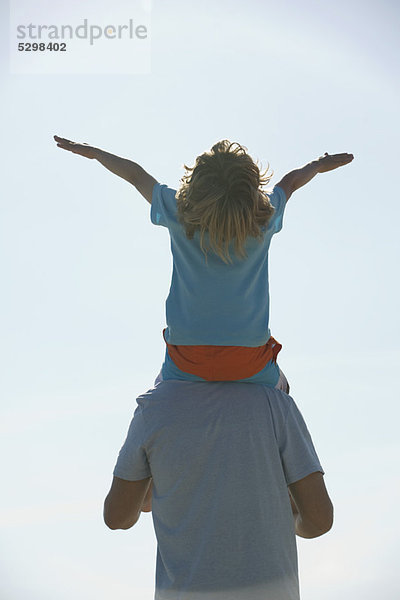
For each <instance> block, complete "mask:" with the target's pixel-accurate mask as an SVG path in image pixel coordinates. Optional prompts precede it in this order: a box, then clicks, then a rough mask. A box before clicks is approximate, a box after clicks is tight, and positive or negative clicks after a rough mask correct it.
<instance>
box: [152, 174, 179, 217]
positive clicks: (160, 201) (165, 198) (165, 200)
mask: <svg viewBox="0 0 400 600" xmlns="http://www.w3.org/2000/svg"><path fill="white" fill-rule="evenodd" d="M175 195H176V190H174V189H172V188H169V187H168V186H167V185H165V184H164V183H156V184H154V186H153V194H152V198H151V210H150V219H151V222H152V223H153V224H154V225H162V226H163V227H168V224H169V222H170V221H171V220H173V221H176V198H175Z"/></svg>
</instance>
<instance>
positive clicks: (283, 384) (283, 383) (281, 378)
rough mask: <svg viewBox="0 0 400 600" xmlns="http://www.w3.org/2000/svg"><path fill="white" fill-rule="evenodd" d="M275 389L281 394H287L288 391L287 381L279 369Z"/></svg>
mask: <svg viewBox="0 0 400 600" xmlns="http://www.w3.org/2000/svg"><path fill="white" fill-rule="evenodd" d="M275 388H276V389H277V390H282V392H285V394H288V393H289V391H290V387H289V383H288V380H287V379H286V377H285V374H284V373H283V371H282V370H281V369H279V379H278V383H277V384H276V386H275Z"/></svg>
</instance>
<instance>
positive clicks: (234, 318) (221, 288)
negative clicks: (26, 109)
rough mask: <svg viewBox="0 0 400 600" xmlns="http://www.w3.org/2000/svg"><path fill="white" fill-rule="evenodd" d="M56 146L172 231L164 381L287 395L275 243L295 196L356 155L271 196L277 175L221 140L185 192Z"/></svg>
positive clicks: (303, 171) (103, 157)
mask: <svg viewBox="0 0 400 600" xmlns="http://www.w3.org/2000/svg"><path fill="white" fill-rule="evenodd" d="M54 139H55V141H56V142H57V146H58V147H60V148H63V149H65V150H69V151H71V152H74V153H76V154H80V155H81V156H85V157H87V158H91V159H96V160H98V161H99V162H100V163H101V164H102V165H103V166H105V167H106V168H107V169H109V170H110V171H111V172H113V173H115V174H116V175H118V176H120V177H122V178H123V179H125V180H127V181H129V182H130V183H131V184H133V185H134V186H135V187H136V188H137V190H138V191H139V192H140V193H141V194H142V196H143V197H144V198H145V199H146V200H147V201H148V202H149V203H150V204H152V208H151V220H152V222H153V223H154V224H156V225H162V226H165V227H167V228H168V230H169V233H170V236H171V250H172V254H173V259H174V268H173V275H172V282H171V288H170V292H169V296H168V299H167V302H166V313H167V328H166V329H165V330H164V332H163V333H164V339H165V342H166V354H165V361H164V364H163V367H162V371H161V379H164V380H166V379H178V380H179V379H180V380H189V381H240V382H243V383H261V384H264V385H267V386H269V387H278V388H279V389H283V390H284V391H286V392H287V393H288V392H289V386H288V383H287V381H286V378H285V376H284V375H283V373H282V372H281V371H280V369H279V367H278V365H277V363H276V358H277V354H278V352H279V350H280V349H281V345H280V344H279V343H278V342H276V340H274V338H272V337H271V333H270V330H269V327H268V325H269V285H268V249H269V244H270V242H271V238H272V236H273V235H274V233H277V232H278V231H280V229H281V228H282V219H283V213H284V209H285V206H286V202H287V200H288V199H289V198H290V196H291V195H292V193H293V192H294V191H296V190H297V189H298V188H300V187H302V186H303V185H305V184H306V183H308V182H309V181H310V180H311V179H312V178H313V177H315V175H317V173H324V172H327V171H331V170H333V169H336V168H338V167H340V166H343V165H346V164H348V163H349V162H351V161H352V160H353V155H351V154H346V153H344V154H336V155H328V154H327V153H325V155H324V156H322V157H320V158H318V159H317V160H314V161H312V162H311V163H309V164H307V165H306V166H304V167H302V168H300V169H296V170H294V171H291V172H290V173H288V174H287V175H285V176H284V177H283V178H282V179H281V181H280V182H279V183H278V184H277V185H276V186H275V187H274V188H273V190H272V192H269V193H266V192H265V191H264V190H263V187H264V186H265V185H266V184H267V183H269V181H270V178H271V177H270V176H268V175H267V173H260V170H259V168H258V166H257V164H256V163H255V162H254V161H253V160H252V158H251V157H250V156H249V154H248V153H247V150H246V148H244V147H243V146H241V145H240V144H237V143H231V142H229V141H228V140H222V141H220V142H218V143H217V144H215V145H214V146H213V147H212V148H211V151H209V152H205V153H203V154H201V155H200V156H198V157H197V159H196V163H195V166H194V167H193V168H188V167H185V168H186V174H185V176H184V177H183V178H182V185H181V187H180V188H179V190H178V191H176V190H174V189H171V188H168V187H167V186H165V185H161V184H159V183H158V182H157V181H156V180H155V179H154V178H153V177H152V176H151V175H149V174H148V173H146V171H145V170H144V169H143V168H142V167H140V166H139V165H138V164H136V163H134V162H132V161H129V160H127V159H123V158H120V157H118V156H114V155H112V154H109V153H107V152H104V151H103V150H100V149H99V148H94V147H92V146H89V145H87V144H76V143H74V142H71V141H69V140H66V139H64V138H60V137H58V136H54Z"/></svg>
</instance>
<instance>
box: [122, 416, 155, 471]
mask: <svg viewBox="0 0 400 600" xmlns="http://www.w3.org/2000/svg"><path fill="white" fill-rule="evenodd" d="M145 440H146V428H145V422H144V419H143V416H142V413H141V409H140V407H138V408H137V409H136V411H135V414H134V416H133V419H132V421H131V424H130V427H129V430H128V435H127V437H126V440H125V442H124V444H123V446H122V448H121V450H120V452H119V455H118V459H117V463H116V465H115V468H114V475H115V477H119V478H120V479H125V480H127V481H139V480H140V479H146V478H147V477H150V476H151V471H150V465H149V462H148V459H147V455H146V450H145V447H144V445H145Z"/></svg>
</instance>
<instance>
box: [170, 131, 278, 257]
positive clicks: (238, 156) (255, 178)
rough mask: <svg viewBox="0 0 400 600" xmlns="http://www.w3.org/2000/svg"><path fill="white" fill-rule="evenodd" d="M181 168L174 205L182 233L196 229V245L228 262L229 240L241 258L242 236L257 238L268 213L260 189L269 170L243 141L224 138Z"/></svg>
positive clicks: (266, 204)
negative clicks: (257, 159)
mask: <svg viewBox="0 0 400 600" xmlns="http://www.w3.org/2000/svg"><path fill="white" fill-rule="evenodd" d="M185 169H186V173H185V175H184V176H183V177H182V180H181V181H182V185H181V187H180V188H179V190H178V192H177V207H178V217H179V220H180V222H181V223H182V225H183V226H184V228H185V231H186V235H187V236H188V238H189V239H191V238H193V236H194V233H195V232H196V231H199V233H200V245H201V248H202V250H203V251H204V252H205V253H206V252H207V251H208V250H212V251H214V252H215V253H216V254H218V255H219V256H220V257H221V258H222V260H223V261H224V262H226V263H228V262H231V258H230V254H229V245H230V243H231V242H232V241H233V242H234V247H235V253H236V254H237V256H240V257H245V256H246V253H245V249H244V245H245V241H246V238H247V237H248V236H252V237H255V238H259V237H261V235H262V227H264V226H266V224H267V223H268V221H269V219H270V218H271V216H272V214H273V212H274V209H273V207H272V206H271V204H270V202H269V199H268V196H267V195H266V194H265V193H264V192H263V191H262V186H264V185H266V184H267V183H268V182H269V180H270V179H271V175H268V174H267V170H266V171H265V172H263V173H261V172H260V169H259V167H258V165H257V164H256V163H255V162H254V161H253V159H252V158H251V156H250V155H249V154H248V153H247V149H246V148H245V147H244V146H241V145H240V144H238V143H236V142H230V141H229V140H222V141H220V142H218V143H216V144H215V145H214V146H213V147H212V148H211V150H210V151H209V152H204V153H203V154H201V155H200V156H198V157H197V158H196V162H195V165H194V167H187V166H186V165H185ZM206 233H207V234H208V244H207V245H206V244H205V240H204V236H205V234H206Z"/></svg>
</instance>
